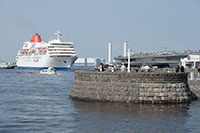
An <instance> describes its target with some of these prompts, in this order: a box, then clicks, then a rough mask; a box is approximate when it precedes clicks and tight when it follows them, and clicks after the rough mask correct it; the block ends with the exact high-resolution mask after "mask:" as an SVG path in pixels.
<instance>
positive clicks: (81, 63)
mask: <svg viewBox="0 0 200 133" xmlns="http://www.w3.org/2000/svg"><path fill="white" fill-rule="evenodd" d="M101 63H104V64H105V59H104V58H99V57H96V58H91V57H90V58H78V59H77V60H76V61H75V63H74V66H75V67H76V66H77V67H96V66H99V65H100V64H101Z"/></svg>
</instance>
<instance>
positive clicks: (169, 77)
mask: <svg viewBox="0 0 200 133" xmlns="http://www.w3.org/2000/svg"><path fill="white" fill-rule="evenodd" d="M70 96H71V97H72V98H75V99H80V100H88V101H109V102H134V103H184V102H190V101H191V100H192V94H191V91H190V89H189V87H188V83H187V75H186V74H185V73H172V72H170V73H168V72H162V73H158V72H131V73H127V72H114V73H111V72H95V71H76V72H75V80H74V85H73V87H72V91H71V95H70Z"/></svg>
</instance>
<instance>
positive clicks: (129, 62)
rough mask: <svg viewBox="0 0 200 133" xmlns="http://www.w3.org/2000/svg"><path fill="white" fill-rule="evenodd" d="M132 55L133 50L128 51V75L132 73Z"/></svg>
mask: <svg viewBox="0 0 200 133" xmlns="http://www.w3.org/2000/svg"><path fill="white" fill-rule="evenodd" d="M130 54H131V49H128V73H129V72H130V64H131V61H130V60H131V59H130Z"/></svg>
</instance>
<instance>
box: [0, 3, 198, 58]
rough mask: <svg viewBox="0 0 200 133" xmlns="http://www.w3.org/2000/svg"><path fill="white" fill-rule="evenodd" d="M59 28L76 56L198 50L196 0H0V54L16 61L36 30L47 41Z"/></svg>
mask: <svg viewBox="0 0 200 133" xmlns="http://www.w3.org/2000/svg"><path fill="white" fill-rule="evenodd" d="M57 30H60V31H61V32H62V33H63V38H62V39H63V40H65V41H72V42H74V43H75V48H76V52H77V53H78V56H79V57H104V58H106V59H107V55H108V52H107V51H108V44H107V43H108V42H109V41H111V42H112V44H113V56H117V55H122V54H123V42H124V41H128V45H129V48H131V49H132V50H133V52H151V51H162V50H164V47H167V49H168V50H177V51H184V50H186V49H191V50H199V49H200V48H199V46H200V0H34V1H33V0H0V59H3V60H6V61H15V56H16V54H17V51H18V50H19V49H21V48H22V46H23V43H24V41H29V40H30V39H31V36H32V35H33V34H35V33H36V32H37V33H39V34H40V35H41V36H42V39H43V40H44V41H48V40H49V39H50V38H51V36H52V34H53V33H54V32H55V31H57Z"/></svg>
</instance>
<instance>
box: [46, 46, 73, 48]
mask: <svg viewBox="0 0 200 133" xmlns="http://www.w3.org/2000/svg"><path fill="white" fill-rule="evenodd" d="M48 48H73V46H48Z"/></svg>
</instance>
